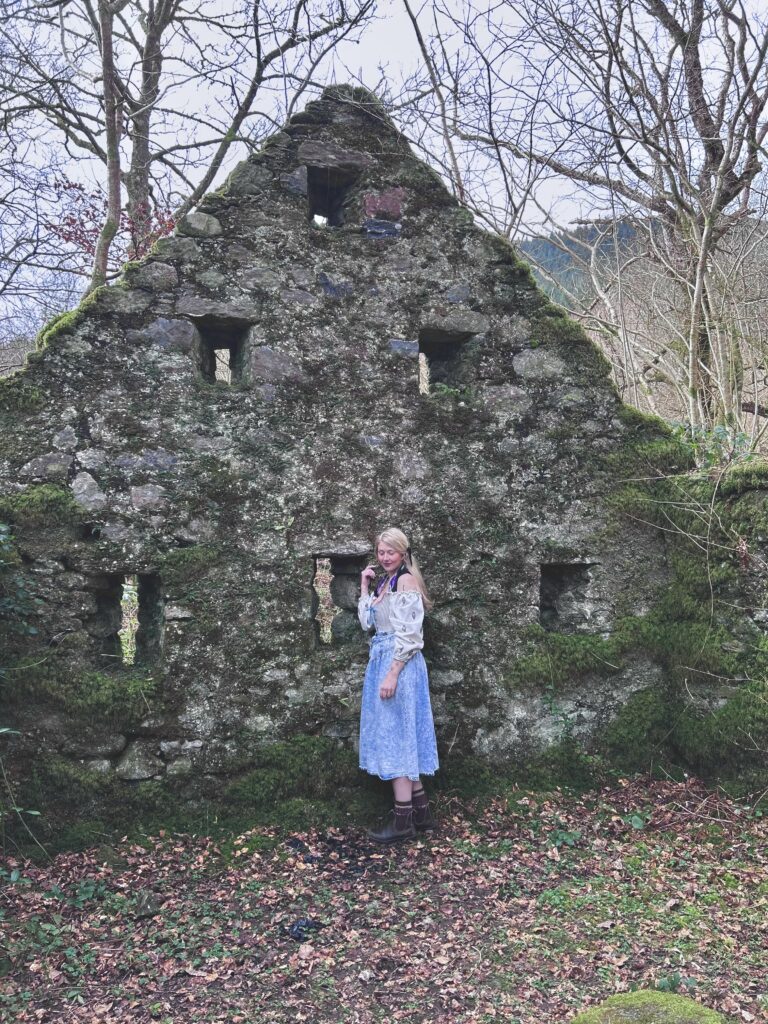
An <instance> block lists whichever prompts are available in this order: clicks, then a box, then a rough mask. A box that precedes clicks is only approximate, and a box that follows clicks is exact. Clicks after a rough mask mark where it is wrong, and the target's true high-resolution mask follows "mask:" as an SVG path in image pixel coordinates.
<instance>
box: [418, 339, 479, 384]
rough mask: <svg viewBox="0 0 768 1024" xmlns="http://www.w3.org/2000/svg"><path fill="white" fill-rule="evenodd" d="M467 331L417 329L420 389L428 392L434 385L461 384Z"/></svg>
mask: <svg viewBox="0 0 768 1024" xmlns="http://www.w3.org/2000/svg"><path fill="white" fill-rule="evenodd" d="M473 337H475V336H474V335H472V334H470V333H468V332H467V331H451V330H442V329H439V328H434V327H425V328H424V329H423V330H421V331H420V332H419V391H420V392H421V393H422V394H429V392H430V390H432V388H433V386H434V385H435V384H442V385H445V386H446V387H459V386H463V385H464V384H465V383H466V381H465V379H464V369H465V357H466V355H467V352H468V348H469V345H468V343H469V342H470V339H471V338H473Z"/></svg>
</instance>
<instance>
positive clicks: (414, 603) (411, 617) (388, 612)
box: [357, 590, 424, 661]
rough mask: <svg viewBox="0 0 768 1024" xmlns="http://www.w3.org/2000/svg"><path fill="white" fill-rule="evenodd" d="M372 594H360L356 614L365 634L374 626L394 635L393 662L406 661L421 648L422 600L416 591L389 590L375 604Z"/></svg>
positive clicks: (379, 631)
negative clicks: (398, 591)
mask: <svg viewBox="0 0 768 1024" xmlns="http://www.w3.org/2000/svg"><path fill="white" fill-rule="evenodd" d="M373 600H374V599H373V596H372V595H369V596H368V597H361V598H360V600H359V601H358V604H357V616H358V618H359V619H360V625H361V626H362V627H363V629H364V630H365V631H366V633H367V632H368V631H369V630H371V629H373V627H374V626H375V627H376V632H377V633H394V634H395V653H394V655H393V657H394V658H395V660H396V661H408V659H409V658H412V657H413V655H414V654H415V653H416V652H417V651H420V650H421V649H422V648H423V647H424V635H423V632H422V629H423V625H424V602H423V601H422V599H421V594H420V593H419V591H418V590H405V591H403V592H402V593H399V594H398V593H392V592H391V591H388V592H387V593H386V594H385V595H384V597H383V598H382V600H381V601H378V602H377V603H376V604H375V605H374V603H373Z"/></svg>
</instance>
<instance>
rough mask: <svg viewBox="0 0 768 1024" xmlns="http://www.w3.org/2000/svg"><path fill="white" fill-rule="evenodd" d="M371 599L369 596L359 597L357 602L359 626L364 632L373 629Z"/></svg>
mask: <svg viewBox="0 0 768 1024" xmlns="http://www.w3.org/2000/svg"><path fill="white" fill-rule="evenodd" d="M372 601H373V598H372V597H370V596H369V595H366V596H365V597H361V598H360V600H359V601H358V602H357V617H358V619H360V625H361V626H362V627H363V629H364V630H365V632H366V633H367V632H368V630H370V629H373V616H372V615H371V603H372Z"/></svg>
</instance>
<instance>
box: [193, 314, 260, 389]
mask: <svg viewBox="0 0 768 1024" xmlns="http://www.w3.org/2000/svg"><path fill="white" fill-rule="evenodd" d="M198 330H199V331H200V373H201V375H202V377H203V380H207V381H209V382H210V383H212V384H214V383H216V382H219V383H221V384H235V383H237V382H238V381H240V380H242V378H243V370H244V368H245V355H246V352H245V350H246V339H247V336H248V328H247V326H244V325H242V324H232V323H226V322H222V321H210V322H202V323H198Z"/></svg>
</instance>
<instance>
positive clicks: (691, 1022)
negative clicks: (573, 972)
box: [571, 991, 727, 1024]
mask: <svg viewBox="0 0 768 1024" xmlns="http://www.w3.org/2000/svg"><path fill="white" fill-rule="evenodd" d="M571 1024H727V1021H726V1018H725V1017H722V1016H721V1015H720V1014H719V1013H716V1012H715V1011H714V1010H710V1009H708V1008H707V1007H705V1006H702V1005H701V1004H700V1003H696V1002H694V1001H693V999H687V998H686V997H685V996H678V995H675V994H674V993H671V992H653V991H642V992H622V993H621V994H620V995H616V996H611V997H610V999H606V1001H605V1002H604V1003H601V1004H600V1006H593V1007H592V1008H591V1009H589V1010H586V1011H585V1012H584V1013H580V1014H579V1015H578V1017H574V1019H573V1021H572V1022H571Z"/></svg>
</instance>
